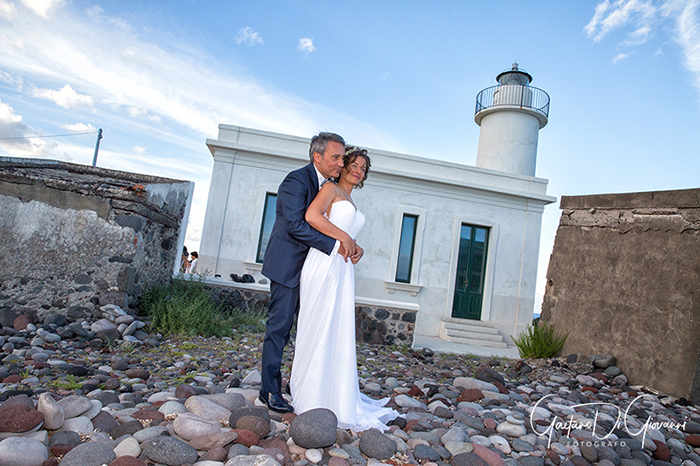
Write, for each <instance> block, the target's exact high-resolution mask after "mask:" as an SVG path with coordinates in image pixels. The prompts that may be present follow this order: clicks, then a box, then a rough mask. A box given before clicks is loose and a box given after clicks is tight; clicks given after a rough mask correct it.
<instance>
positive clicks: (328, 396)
mask: <svg viewBox="0 0 700 466" xmlns="http://www.w3.org/2000/svg"><path fill="white" fill-rule="evenodd" d="M328 219H329V220H330V221H331V222H332V223H333V224H334V225H336V226H337V227H338V228H340V229H342V230H344V231H346V232H347V233H348V234H349V235H350V236H351V237H353V238H354V237H355V236H356V235H357V233H359V231H360V229H362V226H363V225H364V224H365V216H364V215H363V214H362V212H359V211H357V210H355V206H353V204H352V203H351V202H350V201H346V200H343V201H337V202H335V203H334V204H333V205H332V206H331V211H330V215H329V217H328ZM299 286H300V304H299V317H298V321H297V336H296V341H295V344H294V362H293V364H292V375H291V380H290V388H291V392H292V406H293V407H294V411H295V412H296V413H297V414H301V413H303V412H305V411H308V410H310V409H314V408H328V409H330V410H331V411H333V412H334V413H335V415H336V416H337V418H338V427H339V428H341V429H352V430H355V431H357V432H360V431H363V430H366V429H369V428H372V427H374V428H377V429H379V430H381V431H385V430H387V429H388V428H387V426H386V423H387V422H389V421H391V420H392V419H395V418H396V417H398V416H399V413H398V412H396V411H394V410H393V409H390V408H384V407H383V406H384V405H385V404H386V402H387V401H388V399H383V400H373V399H371V398H369V397H368V396H366V395H364V394H362V393H360V387H359V385H358V379H357V357H356V354H355V274H354V271H353V264H352V262H350V261H349V260H348V261H347V262H345V260H344V259H343V257H342V256H341V255H340V254H337V253H336V254H332V255H330V256H328V255H326V254H324V253H322V252H321V251H319V250H317V249H313V248H312V249H310V250H309V254H308V256H307V258H306V261H305V262H304V267H303V269H302V271H301V281H300V285H299Z"/></svg>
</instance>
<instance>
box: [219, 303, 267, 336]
mask: <svg viewBox="0 0 700 466" xmlns="http://www.w3.org/2000/svg"><path fill="white" fill-rule="evenodd" d="M226 317H228V319H229V320H230V321H231V325H232V326H233V328H236V329H239V330H241V331H246V332H251V333H262V332H264V331H265V321H266V320H267V309H265V308H263V307H256V308H255V309H251V310H249V311H243V310H241V309H238V308H235V309H231V310H230V311H227V312H226Z"/></svg>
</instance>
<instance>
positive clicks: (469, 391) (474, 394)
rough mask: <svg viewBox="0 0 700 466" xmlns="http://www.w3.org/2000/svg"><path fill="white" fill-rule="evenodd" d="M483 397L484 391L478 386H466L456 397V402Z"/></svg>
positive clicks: (477, 399)
mask: <svg viewBox="0 0 700 466" xmlns="http://www.w3.org/2000/svg"><path fill="white" fill-rule="evenodd" d="M483 398H484V393H483V392H482V391H481V390H479V389H478V388H466V389H464V391H463V392H462V393H460V395H459V397H458V398H457V402H458V403H461V402H462V401H479V400H481V399H483Z"/></svg>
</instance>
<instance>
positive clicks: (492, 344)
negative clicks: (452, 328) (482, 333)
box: [447, 336, 508, 348]
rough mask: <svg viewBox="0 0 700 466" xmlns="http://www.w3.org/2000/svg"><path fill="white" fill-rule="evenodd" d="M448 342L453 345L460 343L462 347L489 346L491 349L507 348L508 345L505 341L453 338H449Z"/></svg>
mask: <svg viewBox="0 0 700 466" xmlns="http://www.w3.org/2000/svg"><path fill="white" fill-rule="evenodd" d="M447 341H449V342H451V343H459V344H461V345H472V346H488V347H491V348H507V347H508V345H507V344H506V343H505V342H504V341H490V340H474V339H471V338H462V337H453V336H448V337H447Z"/></svg>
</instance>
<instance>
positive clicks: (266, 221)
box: [255, 193, 277, 263]
mask: <svg viewBox="0 0 700 466" xmlns="http://www.w3.org/2000/svg"><path fill="white" fill-rule="evenodd" d="M276 209H277V194H275V193H267V194H266V195H265V209H264V210H263V217H262V225H260V238H259V239H258V254H257V256H256V258H255V262H258V263H262V261H263V258H264V257H265V249H267V242H268V241H270V233H272V225H274V224H275V210H276Z"/></svg>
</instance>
